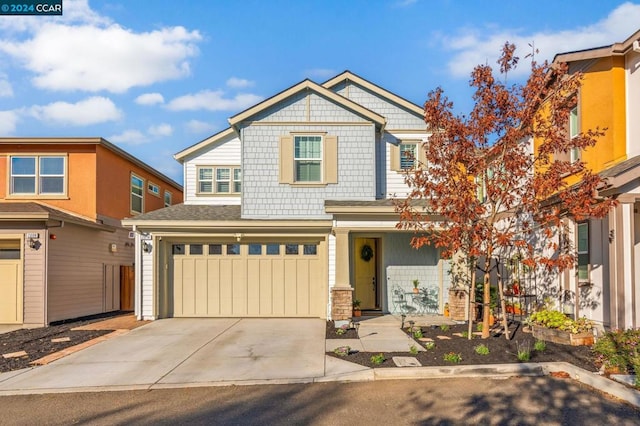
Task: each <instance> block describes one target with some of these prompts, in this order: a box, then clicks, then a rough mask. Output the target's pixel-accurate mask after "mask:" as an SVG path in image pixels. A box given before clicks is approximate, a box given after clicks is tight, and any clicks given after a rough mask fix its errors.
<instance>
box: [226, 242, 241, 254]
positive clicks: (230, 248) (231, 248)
mask: <svg viewBox="0 0 640 426" xmlns="http://www.w3.org/2000/svg"><path fill="white" fill-rule="evenodd" d="M230 254H240V244H227V255H230Z"/></svg>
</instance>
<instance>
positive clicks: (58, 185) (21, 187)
mask: <svg viewBox="0 0 640 426" xmlns="http://www.w3.org/2000/svg"><path fill="white" fill-rule="evenodd" d="M65 162H66V157H65V156H54V155H29V156H22V155H21V156H12V157H11V172H10V173H11V188H10V193H11V194H12V195H64V194H65V193H66V191H65V188H66V164H65Z"/></svg>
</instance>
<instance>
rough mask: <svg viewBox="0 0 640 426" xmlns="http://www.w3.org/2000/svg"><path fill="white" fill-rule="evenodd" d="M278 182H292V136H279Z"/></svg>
mask: <svg viewBox="0 0 640 426" xmlns="http://www.w3.org/2000/svg"><path fill="white" fill-rule="evenodd" d="M280 183H293V137H291V136H281V137H280Z"/></svg>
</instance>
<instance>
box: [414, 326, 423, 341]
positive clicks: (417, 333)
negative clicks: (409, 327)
mask: <svg viewBox="0 0 640 426" xmlns="http://www.w3.org/2000/svg"><path fill="white" fill-rule="evenodd" d="M413 338H414V339H420V338H422V329H421V328H417V329H415V330H413Z"/></svg>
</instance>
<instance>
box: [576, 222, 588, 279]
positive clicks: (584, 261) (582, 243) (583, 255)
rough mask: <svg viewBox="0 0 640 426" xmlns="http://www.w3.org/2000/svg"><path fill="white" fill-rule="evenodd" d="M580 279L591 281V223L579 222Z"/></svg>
mask: <svg viewBox="0 0 640 426" xmlns="http://www.w3.org/2000/svg"><path fill="white" fill-rule="evenodd" d="M577 234H578V241H577V244H576V246H577V249H578V250H577V251H578V271H577V272H578V281H580V282H585V281H589V223H588V222H583V223H579V224H578V229H577Z"/></svg>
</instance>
